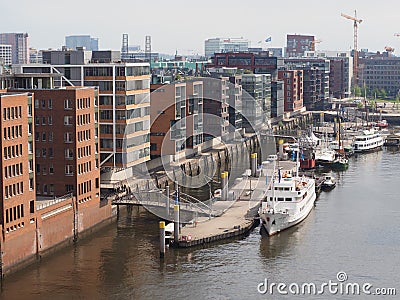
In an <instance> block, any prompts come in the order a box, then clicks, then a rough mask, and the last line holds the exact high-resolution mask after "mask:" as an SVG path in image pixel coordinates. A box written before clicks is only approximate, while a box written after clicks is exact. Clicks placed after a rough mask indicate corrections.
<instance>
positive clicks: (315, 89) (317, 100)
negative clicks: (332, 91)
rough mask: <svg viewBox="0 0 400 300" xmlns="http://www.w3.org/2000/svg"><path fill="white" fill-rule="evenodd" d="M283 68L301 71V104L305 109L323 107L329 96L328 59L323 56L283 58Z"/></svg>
mask: <svg viewBox="0 0 400 300" xmlns="http://www.w3.org/2000/svg"><path fill="white" fill-rule="evenodd" d="M285 68H286V70H302V71H303V104H304V106H305V107H306V108H307V110H313V109H324V106H325V104H326V103H327V101H328V100H329V98H330V95H329V72H330V61H329V60H328V59H324V58H300V57H299V58H294V57H293V58H285Z"/></svg>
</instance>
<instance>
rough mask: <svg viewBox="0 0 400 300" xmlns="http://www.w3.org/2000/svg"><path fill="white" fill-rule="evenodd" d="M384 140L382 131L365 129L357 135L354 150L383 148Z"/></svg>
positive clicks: (353, 145)
mask: <svg viewBox="0 0 400 300" xmlns="http://www.w3.org/2000/svg"><path fill="white" fill-rule="evenodd" d="M383 144H384V140H383V138H382V136H381V135H380V133H379V132H378V131H376V130H374V129H370V130H364V131H362V133H361V134H360V135H356V136H355V138H354V140H353V143H352V147H353V149H354V152H368V151H374V150H380V149H382V146H383Z"/></svg>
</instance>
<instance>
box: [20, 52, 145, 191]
mask: <svg viewBox="0 0 400 300" xmlns="http://www.w3.org/2000/svg"><path fill="white" fill-rule="evenodd" d="M43 61H44V63H45V64H41V65H40V64H39V65H26V66H19V70H18V71H19V72H20V73H32V72H36V73H38V72H44V73H61V74H63V77H62V78H61V80H60V78H58V77H57V78H55V81H54V84H55V87H61V86H65V85H71V86H97V87H99V111H100V116H99V129H100V132H99V135H100V166H101V167H103V169H104V172H102V176H103V177H102V181H103V182H105V181H107V182H109V183H110V184H111V183H112V182H115V183H117V181H118V180H119V179H116V177H115V176H114V175H115V174H114V173H115V172H118V171H119V170H121V171H123V173H124V174H122V175H121V176H122V177H126V176H128V177H129V176H131V175H130V174H131V173H130V172H132V170H129V169H130V168H132V167H134V166H138V165H139V164H141V163H144V162H146V161H147V160H149V159H150V68H149V64H148V63H122V62H121V61H120V52H119V51H85V50H83V49H81V50H74V51H67V50H65V51H43ZM106 171H107V172H106ZM118 178H119V177H118Z"/></svg>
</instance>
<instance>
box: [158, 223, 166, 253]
mask: <svg viewBox="0 0 400 300" xmlns="http://www.w3.org/2000/svg"><path fill="white" fill-rule="evenodd" d="M159 227H160V257H161V258H164V256H165V222H164V221H160V223H159Z"/></svg>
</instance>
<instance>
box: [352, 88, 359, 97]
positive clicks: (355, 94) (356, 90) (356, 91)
mask: <svg viewBox="0 0 400 300" xmlns="http://www.w3.org/2000/svg"><path fill="white" fill-rule="evenodd" d="M353 95H354V96H355V97H360V96H361V88H360V87H359V86H358V85H356V86H354V87H353Z"/></svg>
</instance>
